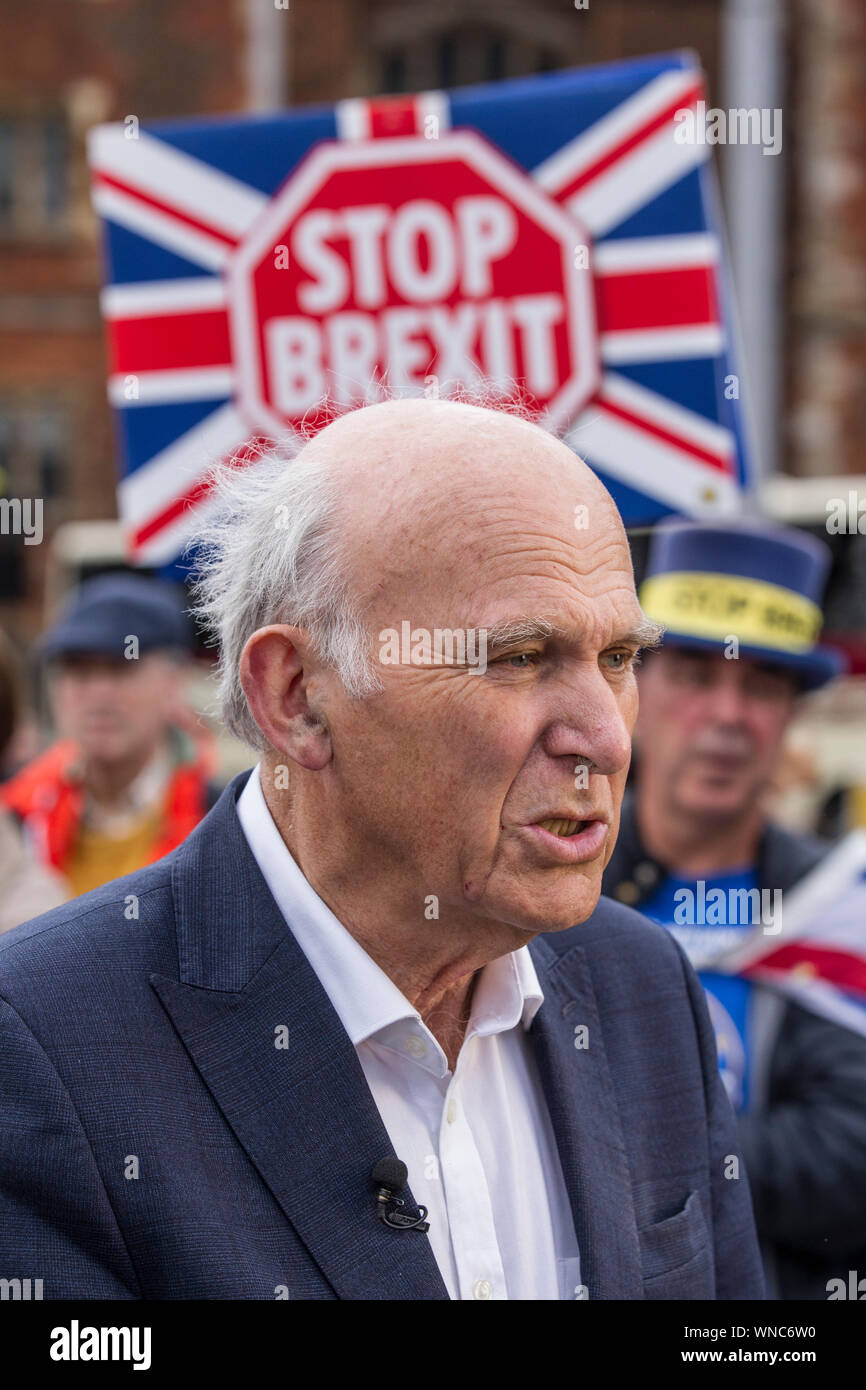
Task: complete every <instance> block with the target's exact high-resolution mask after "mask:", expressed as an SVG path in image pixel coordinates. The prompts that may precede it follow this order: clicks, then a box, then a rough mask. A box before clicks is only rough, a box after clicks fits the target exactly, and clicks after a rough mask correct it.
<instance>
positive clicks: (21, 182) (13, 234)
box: [0, 115, 69, 239]
mask: <svg viewBox="0 0 866 1390" xmlns="http://www.w3.org/2000/svg"><path fill="white" fill-rule="evenodd" d="M68 199H69V135H68V129H67V125H66V121H65V120H64V119H63V117H62V116H57V115H48V116H9V115H0V235H2V236H4V237H5V238H7V239H11V238H23V237H45V236H49V237H56V236H60V235H62V233H63V231H64V229H65V215H66V211H67V206H68Z"/></svg>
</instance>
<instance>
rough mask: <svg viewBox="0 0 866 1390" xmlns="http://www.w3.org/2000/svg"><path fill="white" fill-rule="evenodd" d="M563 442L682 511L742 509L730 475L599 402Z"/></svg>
mask: <svg viewBox="0 0 866 1390" xmlns="http://www.w3.org/2000/svg"><path fill="white" fill-rule="evenodd" d="M566 443H567V444H569V445H570V447H571V448H572V449H574V451H575V453H577V454H578V455H579V456H580V457H581V458H584V459H586V461H587V462H588V463H589V464H591V465H595V466H596V467H597V468H599V469H600V470H601V471H602V472H604V473H607V474H609V475H610V476H611V477H613V478H618V479H619V480H620V481H621V482H623V483H626V484H627V485H628V486H629V487H632V488H635V489H636V490H637V491H638V492H646V489H647V485H648V484H649V483H651V486H652V489H653V496H654V497H656V498H658V499H659V500H660V501H662V502H664V503H666V504H667V505H668V506H669V507H671V509H672V510H674V511H677V512H682V513H684V514H685V515H686V516H720V515H728V514H731V513H736V512H738V511H739V510H740V494H739V491H738V489H737V486H736V483H735V482H734V480H733V478H731V477H730V476H729V475H728V474H725V473H722V472H720V471H719V470H718V469H716V468H711V467H709V466H704V465H703V464H701V463H699V462H697V461H696V460H695V458H694V456H693V455H692V454H688V453H686V452H684V451H682V450H680V449H677V448H675V447H674V446H673V445H672V444H669V443H667V441H665V440H662V439H658V438H657V437H656V436H655V435H653V434H650V433H649V432H648V431H646V430H642V429H640V427H639V426H637V425H633V424H631V423H630V422H628V421H626V420H620V419H618V418H617V417H616V416H613V415H609V414H608V413H607V412H606V411H605V410H603V409H600V408H599V407H598V406H595V405H592V406H589V407H587V409H586V410H585V411H584V412H583V414H582V415H581V416H580V417H579V418H578V420H577V423H576V424H575V426H574V428H573V429H572V430H571V431H570V432H569V434H568V436H567V439H566Z"/></svg>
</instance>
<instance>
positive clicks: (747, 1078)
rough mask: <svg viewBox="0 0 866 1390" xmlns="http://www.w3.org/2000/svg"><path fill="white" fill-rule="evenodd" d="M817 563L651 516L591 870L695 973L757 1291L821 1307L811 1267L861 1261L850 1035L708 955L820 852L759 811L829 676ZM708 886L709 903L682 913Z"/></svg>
mask: <svg viewBox="0 0 866 1390" xmlns="http://www.w3.org/2000/svg"><path fill="white" fill-rule="evenodd" d="M829 560H830V556H829V552H828V551H827V549H826V547H825V546H824V545H823V544H822V543H821V542H820V541H818V540H815V539H813V538H812V537H809V536H806V535H803V534H800V533H798V532H796V531H793V530H790V529H788V528H776V527H771V526H769V524H762V525H761V526H760V528H755V529H752V528H751V527H747V526H743V525H740V526H730V527H720V526H716V525H706V524H705V525H701V524H698V523H693V522H682V521H677V522H672V523H667V524H663V525H662V526H661V527H659V528H657V530H656V532H655V533H654V535H653V538H652V542H651V546H650V553H649V560H648V567H647V578H646V580H645V582H644V584H643V586H642V589H641V594H640V597H641V603H642V606H643V608H644V611H645V612H646V613H647V615H648V616H649V617H650V618H653V619H655V620H656V621H657V622H662V623H664V624H665V625H666V628H667V631H666V633H665V638H664V645H663V647H662V648H661V649H660V650H659V651H657V652H652V653H648V654H647V659H646V662H645V665H644V667H643V669H642V670H641V672H640V675H639V685H640V714H639V718H638V722H637V725H636V729H635V752H636V767H635V776H634V783H635V786H634V790H633V792H632V793H631V794H629V795H627V797H626V799H625V802H624V805H623V814H622V821H621V828H620V835H619V839H618V841H617V845H616V848H615V850H614V853H613V855H612V857H611V860H610V862H609V864H608V867H607V870H606V872H605V877H604V892H606V893H608V894H609V895H610V896H612V897H615V898H618V899H619V900H620V901H622V902H626V903H628V904H629V905H630V906H632V907H637V908H638V910H639V911H641V912H643V913H644V914H645V915H646V916H648V917H651V918H652V919H653V920H655V921H658V922H661V923H663V924H664V925H666V926H668V927H669V928H670V929H671V930H672V931H673V932H674V934H675V935H676V936H677V939H678V940H679V942H680V944H681V945H682V946H683V947H684V948H685V950H686V953H687V954H688V956H689V958H690V960H691V962H692V965H694V966H695V968H696V970H697V971H698V973H699V976H700V979H701V982H702V983H703V985H704V989H705V992H706V995H707V1003H708V1006H709V1010H710V1016H711V1018H712V1020H713V1023H714V1026H715V1031H716V1044H717V1050H718V1055H719V1067H720V1071H721V1074H722V1078H723V1080H724V1082H725V1085H726V1088H727V1090H728V1094H729V1096H730V1099H731V1101H732V1104H733V1105H734V1109H735V1110H736V1111H737V1112H738V1116H739V1131H740V1141H741V1148H742V1153H743V1158H744V1161H745V1165H746V1169H747V1172H748V1177H749V1183H750V1187H751V1191H752V1197H753V1202H754V1208H755V1218H756V1223H757V1227H758V1234H759V1236H760V1237H761V1241H762V1247H763V1254H764V1260H765V1265H766V1274H767V1281H768V1294H769V1296H770V1297H771V1298H772V1297H776V1298H813V1299H818V1298H820V1299H826V1298H827V1281H828V1279H830V1278H836V1277H838V1276H840V1275H842V1276H843V1277H844V1275H845V1274H846V1272H847V1270H848V1268H849V1267H851V1268H858V1269H861V1270H862V1269H864V1268H866V1038H864V1037H862V1036H860V1035H859V1034H858V1033H856V1032H854V1031H852V1030H849V1029H848V1028H845V1027H843V1026H841V1025H840V1024H839V1023H837V1022H831V1021H830V1020H829V1019H827V1018H823V1017H819V1016H817V1015H816V1014H815V1013H813V1012H812V1011H809V1010H807V1009H805V1008H803V1007H800V1005H799V1004H797V1003H794V1002H793V1001H792V1000H788V999H786V998H785V997H784V995H783V994H782V993H780V992H779V991H776V990H770V989H768V988H765V987H763V986H758V985H756V984H754V983H753V982H751V981H750V980H748V979H746V978H743V977H741V976H738V975H736V974H733V973H727V974H726V973H724V971H723V969H722V968H721V964H720V962H719V957H720V956H721V955H723V954H724V952H725V950H726V949H729V948H730V947H731V945H732V944H738V943H740V942H742V940H743V934H744V933H749V932H750V931H751V930H752V929H753V922H754V921H755V920H756V919H755V918H754V917H753V916H752V911H753V901H752V899H751V898H747V897H746V894H747V893H749V892H750V890H753V889H759V890H769V897H768V898H767V899H766V900H765V901H766V902H768V903H772V904H773V905H774V907H775V905H777V904H781V902H782V898H781V897H779V896H777V895H776V890H781V892H782V894H784V893H785V892H786V891H787V890H788V889H791V888H793V886H794V884H796V883H797V882H798V880H799V879H801V878H802V877H803V876H804V875H805V874H807V873H808V872H809V871H810V870H811V869H812V868H814V867H815V865H816V864H818V862H819V861H820V860H821V859H822V858H823V857H824V856H825V854H827V853H828V851H829V849H830V848H831V846H830V845H829V844H826V843H824V842H822V841H819V840H816V839H814V838H812V837H807V836H803V835H795V834H792V833H791V832H789V831H787V830H784V829H782V828H781V827H780V826H778V825H775V824H773V823H772V822H771V821H770V820H769V819H768V817H767V814H766V810H765V808H764V804H763V803H764V798H765V797H766V794H767V792H768V789H769V787H770V785H771V782H772V779H773V777H774V773H775V770H776V766H777V762H778V759H779V756H780V750H781V745H782V739H783V736H784V734H785V731H786V729H787V727H788V724H789V722H790V720H791V718H792V716H793V714H794V712H795V710H796V708H797V705H798V701H799V698H800V695H801V693H802V692H804V691H806V690H814V689H816V688H818V687H819V686H821V685H823V684H825V683H826V682H827V681H829V680H830V679H831V678H832V677H833V676H834V675H835V674H837V672H838V669H839V665H840V662H839V660H838V658H837V657H836V655H835V653H833V652H831V651H830V650H829V649H827V648H822V647H820V646H817V645H816V644H815V639H816V637H817V633H818V630H819V628H820V622H821V611H820V607H819V604H820V601H821V597H822V594H823V588H824V583H825V579H826V574H827V570H828V567H829ZM738 634H739V635H738ZM701 885H703V887H701ZM713 889H721V890H722V894H723V895H724V896H721V895H715V903H716V904H721V903H722V902H724V903H726V904H727V905H728V908H727V911H726V912H722V913H721V914H720V913H719V910H718V907H716V909H715V910H714V911H710V910H704V912H703V913H701V912H700V911H696V912H695V913H694V914H689V911H688V906H689V904H692V905H694V906H695V907H696V908H697V907H698V905H699V904H700V903H701V902H703V903H705V904H706V903H707V902H711V901H713V899H711V898H710V896H709V895H710V893H711V892H712V890H713ZM743 890H745V892H743ZM754 897H755V898H757V895H754ZM747 903H748V909H747V910H744V911H743V912H742V919H745V920H742V919H741V917H740V914H739V912H738V910H737V909H738V908H740V907H742V908H743V909H746V904H747ZM732 908H733V910H732ZM702 917H703V918H704V919H706V920H701V918H702ZM757 920H762V919H761V918H759V919H757ZM763 920H764V921H765V925H766V919H765V918H764V919H763ZM678 924H679V925H678ZM683 924H684V925H683ZM774 925H775V924H774ZM714 963H719V966H720V968H719V969H718V970H713V968H712V966H713V964H714Z"/></svg>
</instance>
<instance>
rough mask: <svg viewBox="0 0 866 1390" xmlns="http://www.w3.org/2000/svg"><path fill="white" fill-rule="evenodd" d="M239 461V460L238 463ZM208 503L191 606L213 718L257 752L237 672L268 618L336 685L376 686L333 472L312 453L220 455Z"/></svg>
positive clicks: (258, 735) (256, 734)
mask: <svg viewBox="0 0 866 1390" xmlns="http://www.w3.org/2000/svg"><path fill="white" fill-rule="evenodd" d="M239 464H240V466H239ZM210 477H211V482H212V490H213V493H214V495H215V497H216V499H217V500H216V505H215V509H214V512H213V514H212V518H211V519H210V520H208V521H207V522H205V525H204V527H203V528H202V530H201V531H200V532H197V534H196V536H195V538H194V540H193V542H192V545H193V546H194V547H195V551H196V555H195V570H194V574H195V578H194V582H193V586H192V594H193V605H192V606H193V612H194V613H196V615H197V616H198V617H199V619H200V620H201V621H202V623H203V624H204V627H205V630H206V632H207V633H208V634H209V635H210V637H211V638H212V639H213V641H214V642H215V643H217V644H218V646H219V662H218V666H217V678H218V682H219V691H218V695H219V704H220V710H221V714H222V719H223V722H224V724H225V726H226V728H228V729H229V730H230V732H231V733H233V734H235V735H236V737H237V738H239V739H241V740H242V741H243V742H244V743H247V744H249V746H250V747H252V748H255V749H257V750H258V751H259V752H265V751H267V749H268V748H269V746H270V745H269V744H268V741H267V739H266V738H265V736H264V735H263V733H262V731H261V730H260V729H259V727H258V725H257V724H256V722H255V720H254V718H253V715H252V712H251V710H250V707H249V705H248V704H247V699H246V696H245V694H244V691H243V687H242V685H241V681H240V660H241V653H242V652H243V649H244V646H245V644H246V642H247V639H248V638H249V637H250V636H251V635H252V634H253V633H254V632H256V631H257V630H258V629H259V628H261V627H267V626H268V625H269V624H271V623H287V624H291V625H292V626H293V627H299V628H304V629H305V630H306V631H307V633H308V634H309V636H310V638H311V640H312V644H313V649H314V651H315V652H316V654H317V655H318V656H319V658H320V659H321V660H322V661H324V662H325V663H326V664H327V665H328V666H330V667H332V668H333V669H334V670H335V671H336V672H337V674H338V675H339V677H340V679H341V681H342V683H343V685H344V687H345V689H346V691H347V692H348V694H349V695H351V696H354V697H356V698H359V699H360V698H363V697H364V696H366V695H370V694H373V693H374V692H376V691H378V690H380V689H381V688H382V686H381V682H380V681H379V678H378V676H377V675H376V673H375V670H374V666H373V662H372V659H371V650H370V642H369V637H368V634H367V631H366V628H365V627H364V624H363V623H362V621H361V617H360V615H359V613H358V611H357V606H356V599H355V597H354V594H353V593H352V590H351V586H350V583H349V580H348V575H347V569H348V566H347V563H346V558H345V554H344V550H343V547H342V546H341V545H340V540H339V534H338V525H337V524H336V523H335V513H336V509H337V503H338V500H339V499H338V494H337V488H336V485H335V479H334V472H333V470H332V469H331V468H329V467H328V465H327V462H325V461H323V460H322V457H321V455H319V456H315V455H314V456H310V455H307V456H306V457H296V458H292V457H291V455H290V454H289V453H288V452H287V451H285V450H282V451H279V452H270V453H266V454H262V455H261V456H260V457H259V458H258V460H257V461H256V462H255V463H253V464H247V463H246V462H245V461H244V460H240V461H239V460H234V461H230V462H227V463H223V464H221V465H219V466H218V467H217V468H215V469H214V470H213V471H212V473H211V475H210Z"/></svg>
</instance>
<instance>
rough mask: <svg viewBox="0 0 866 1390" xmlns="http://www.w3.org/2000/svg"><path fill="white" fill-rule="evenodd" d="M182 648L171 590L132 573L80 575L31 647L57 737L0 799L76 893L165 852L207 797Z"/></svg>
mask: <svg viewBox="0 0 866 1390" xmlns="http://www.w3.org/2000/svg"><path fill="white" fill-rule="evenodd" d="M191 648H192V629H191V626H190V623H189V621H188V619H187V617H186V615H185V613H184V611H183V608H182V606H181V604H180V602H179V600H178V599H177V598H176V597H175V594H174V591H173V590H172V589H171V588H170V586H168V585H167V584H165V583H163V582H161V581H158V580H152V579H147V578H145V577H144V576H142V575H135V574H108V575H101V576H99V577H98V578H96V579H90V580H87V581H86V582H85V583H84V584H82V585H81V587H80V589H79V590H78V592H77V594H76V595H75V597H74V598H73V600H72V602H71V604H70V605H69V607H68V608H67V610H66V612H65V613H64V614H63V615H62V616H61V618H60V620H59V621H58V623H57V624H56V626H55V627H54V628H53V629H52V630H51V631H50V632H49V633H48V634H47V635H46V637H45V638H44V639H43V641H42V643H41V645H40V655H41V657H42V659H43V660H44V661H45V662H47V664H48V686H49V694H50V698H51V704H52V708H53V713H54V719H55V723H56V726H57V729H58V731H59V733H60V741H59V742H57V743H55V744H54V745H53V746H52V747H51V748H49V749H48V750H47V751H46V752H45V753H43V754H42V755H41V756H40V757H38V758H36V759H34V760H33V761H32V762H31V763H29V764H28V765H27V766H26V767H24V768H22V769H21V770H20V772H18V773H17V774H16V775H15V776H14V777H12V778H11V779H10V780H9V782H7V783H6V785H5V786H4V787H3V788H2V789H0V798H2V801H3V803H4V804H5V805H6V807H8V808H9V810H11V811H12V812H14V814H15V815H16V816H18V817H19V818H20V820H21V821H22V822H23V824H24V825H25V827H26V829H27V832H28V834H29V837H30V839H31V841H32V843H33V844H34V846H35V848H36V851H37V853H38V854H39V855H40V857H41V859H42V860H43V862H44V863H45V864H47V865H51V866H53V867H54V868H55V869H57V870H59V871H60V872H61V873H62V874H63V875H64V877H65V879H66V880H67V882H68V884H69V888H70V891H71V893H72V894H74V895H76V896H77V895H78V894H80V893H86V892H88V891H89V890H90V889H91V888H97V887H98V886H99V885H100V884H102V883H106V882H108V880H109V879H114V878H119V877H120V876H121V875H123V874H127V873H131V872H132V871H133V870H135V869H138V868H141V867H142V866H143V865H145V864H149V863H152V862H153V861H154V860H156V859H160V858H161V857H162V856H163V855H164V854H168V853H169V852H170V851H171V850H173V849H174V848H175V847H176V846H177V845H179V844H180V843H181V841H182V840H183V839H184V838H185V837H186V836H187V835H188V834H189V832H190V831H191V830H192V829H193V828H194V827H195V826H196V825H197V824H198V822H199V821H200V820H201V819H202V817H203V816H204V815H205V813H206V812H207V811H208V810H209V809H210V806H211V805H212V804H213V802H214V801H215V800H216V797H217V795H218V789H217V788H215V787H213V786H212V785H211V783H210V781H209V773H210V766H211V760H210V759H209V757H208V750H207V748H206V747H204V746H203V745H202V743H201V740H198V746H196V742H195V741H194V740H193V739H191V738H190V735H189V732H188V731H189V729H190V727H191V720H190V711H189V710H188V709H187V707H186V704H185V684H186V679H187V675H188V660H187V658H188V656H189V653H190V651H191ZM29 915H31V916H32V913H31V914H29Z"/></svg>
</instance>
